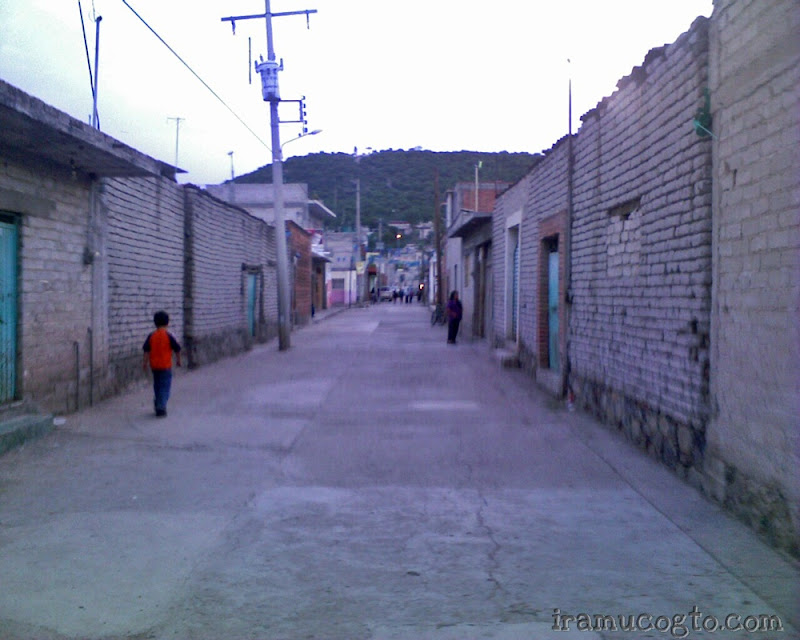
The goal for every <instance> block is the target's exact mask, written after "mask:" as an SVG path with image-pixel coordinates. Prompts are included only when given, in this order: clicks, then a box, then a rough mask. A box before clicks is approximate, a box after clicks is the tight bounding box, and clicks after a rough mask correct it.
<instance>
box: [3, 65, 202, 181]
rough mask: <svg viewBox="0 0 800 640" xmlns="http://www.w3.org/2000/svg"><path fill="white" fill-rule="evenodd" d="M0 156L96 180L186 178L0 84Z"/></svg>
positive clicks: (170, 166) (12, 88)
mask: <svg viewBox="0 0 800 640" xmlns="http://www.w3.org/2000/svg"><path fill="white" fill-rule="evenodd" d="M0 154H2V155H3V156H5V157H7V158H10V159H13V160H18V161H21V162H38V163H42V164H44V165H51V166H53V165H55V166H59V167H65V168H67V169H69V170H74V171H78V172H81V173H84V174H87V175H95V176H99V177H132V176H163V177H165V178H171V179H173V180H174V179H175V174H176V173H186V172H185V171H183V170H181V169H176V168H175V167H173V166H172V165H169V164H166V163H165V162H161V161H160V160H156V159H155V158H151V157H150V156H148V155H146V154H144V153H141V152H140V151H137V150H136V149H133V148H132V147H130V146H128V145H126V144H124V143H122V142H120V141H119V140H116V139H115V138H112V137H111V136H109V135H106V134H105V133H103V132H102V131H99V130H97V129H95V128H94V127H92V126H90V125H89V124H87V123H85V122H81V121H80V120H78V119H76V118H73V117H72V116H70V115H69V114H67V113H64V112H63V111H59V110H58V109H56V108H55V107H52V106H50V105H48V104H46V103H44V102H42V101H41V100H39V99H38V98H34V97H33V96H31V95H28V94H27V93H25V92H24V91H21V90H20V89H17V88H16V87H14V86H12V85H10V84H8V83H7V82H4V81H3V80H0Z"/></svg>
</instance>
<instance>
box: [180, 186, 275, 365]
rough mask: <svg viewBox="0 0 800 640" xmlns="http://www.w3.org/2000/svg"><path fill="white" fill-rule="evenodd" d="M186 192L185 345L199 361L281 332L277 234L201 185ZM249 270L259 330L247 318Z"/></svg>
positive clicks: (189, 354)
mask: <svg viewBox="0 0 800 640" xmlns="http://www.w3.org/2000/svg"><path fill="white" fill-rule="evenodd" d="M185 194H186V204H185V209H186V228H185V235H186V243H187V246H186V298H185V309H186V350H187V360H188V363H189V366H191V367H195V366H200V365H202V364H207V363H209V362H213V361H215V360H218V359H220V358H223V357H227V356H231V355H234V354H236V353H240V352H242V351H244V350H246V349H249V348H251V346H252V345H253V344H254V343H256V342H265V341H267V340H269V339H270V338H272V337H274V336H275V335H276V334H277V293H276V282H275V276H274V271H275V237H274V230H273V229H272V227H270V226H269V225H267V223H265V222H264V221H263V220H260V219H258V218H256V217H254V216H252V215H250V214H249V213H247V212H246V211H244V210H243V209H239V208H236V207H233V206H230V205H227V204H226V203H224V202H222V201H220V200H217V199H216V198H214V197H212V196H211V195H209V194H207V193H205V192H203V191H201V190H199V189H198V188H196V187H192V186H187V187H185ZM248 275H253V276H255V278H256V312H255V335H251V334H250V328H249V323H248V308H247V304H248V292H247V281H248ZM273 311H274V313H273Z"/></svg>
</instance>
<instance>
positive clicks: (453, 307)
mask: <svg viewBox="0 0 800 640" xmlns="http://www.w3.org/2000/svg"><path fill="white" fill-rule="evenodd" d="M463 313H464V308H463V307H462V306H461V300H459V299H458V291H453V292H452V293H451V294H450V299H449V300H448V301H447V344H455V343H456V336H457V335H458V325H459V324H461V316H462V315H463Z"/></svg>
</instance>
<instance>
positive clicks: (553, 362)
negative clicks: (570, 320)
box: [547, 248, 560, 369]
mask: <svg viewBox="0 0 800 640" xmlns="http://www.w3.org/2000/svg"><path fill="white" fill-rule="evenodd" d="M547 311H548V313H547V333H548V340H547V353H548V356H549V362H548V364H549V366H550V368H551V369H558V368H559V366H560V363H559V357H558V248H554V249H551V250H550V252H549V254H548V261H547Z"/></svg>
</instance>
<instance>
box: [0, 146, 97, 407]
mask: <svg viewBox="0 0 800 640" xmlns="http://www.w3.org/2000/svg"><path fill="white" fill-rule="evenodd" d="M90 190H91V184H90V182H89V181H88V180H87V179H85V178H83V177H77V176H76V177H74V178H73V176H72V175H71V173H70V172H69V171H66V170H59V169H57V168H54V167H48V168H47V170H46V171H44V170H43V169H42V167H27V166H22V165H20V164H18V163H16V162H14V161H11V160H8V159H5V158H4V159H3V162H2V164H0V211H1V212H3V213H5V214H10V216H11V219H15V220H16V221H17V233H18V258H17V265H18V267H17V269H18V272H17V304H18V316H17V317H18V324H17V352H18V354H19V357H18V362H17V375H16V387H17V397H18V398H21V399H26V400H33V401H35V403H36V404H37V405H38V406H40V407H41V408H42V409H44V410H46V411H51V412H57V413H65V412H69V411H74V410H75V409H76V407H77V406H78V405H80V406H83V405H85V404H86V403H87V402H88V397H89V372H90V368H91V367H90V361H89V354H90V351H91V349H90V341H91V340H92V331H90V330H92V329H93V330H94V336H95V339H96V341H97V342H96V344H98V345H102V338H103V337H104V336H103V333H104V332H103V330H102V328H101V327H98V326H93V324H92V282H93V270H92V269H93V267H92V266H91V264H89V263H87V262H86V261H85V259H84V255H85V254H84V252H85V249H86V247H87V243H88V233H89V194H90ZM101 349H102V347H101V346H98V348H97V351H98V353H96V354H95V358H96V360H95V361H96V362H99V361H100V360H102V359H103V358H104V354H103V353H101Z"/></svg>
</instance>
